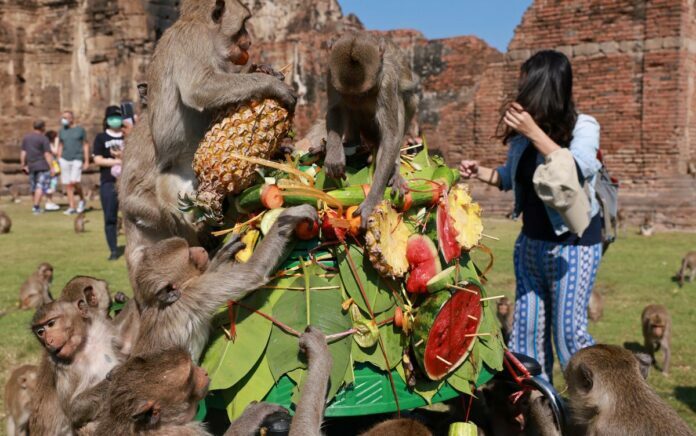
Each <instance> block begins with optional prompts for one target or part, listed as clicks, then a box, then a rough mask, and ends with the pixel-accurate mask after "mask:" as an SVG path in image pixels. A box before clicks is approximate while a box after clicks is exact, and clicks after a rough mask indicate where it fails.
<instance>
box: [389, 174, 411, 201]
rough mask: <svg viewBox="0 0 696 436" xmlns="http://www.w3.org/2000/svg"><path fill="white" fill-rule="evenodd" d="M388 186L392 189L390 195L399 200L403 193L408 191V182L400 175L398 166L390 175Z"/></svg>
mask: <svg viewBox="0 0 696 436" xmlns="http://www.w3.org/2000/svg"><path fill="white" fill-rule="evenodd" d="M389 187H390V188H391V189H392V192H391V193H392V196H396V197H397V198H398V199H399V200H402V199H403V198H404V195H406V193H407V192H408V183H406V179H404V178H403V177H402V176H401V173H399V169H398V168H397V169H396V170H395V171H394V175H392V177H391V179H390V180H389Z"/></svg>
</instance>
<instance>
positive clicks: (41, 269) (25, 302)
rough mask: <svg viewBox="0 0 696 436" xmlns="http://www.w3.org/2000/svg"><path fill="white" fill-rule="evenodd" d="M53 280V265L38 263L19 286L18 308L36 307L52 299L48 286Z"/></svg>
mask: <svg viewBox="0 0 696 436" xmlns="http://www.w3.org/2000/svg"><path fill="white" fill-rule="evenodd" d="M52 281H53V266H52V265H51V264H50V263H46V262H44V263H41V264H39V266H38V268H37V269H36V271H35V272H34V273H33V274H32V275H30V276H29V277H28V278H27V280H26V281H25V282H24V283H23V284H22V287H21V288H19V308H20V309H36V308H37V307H39V306H41V305H42V304H46V303H50V302H51V301H53V296H52V295H51V291H50V287H51V282H52Z"/></svg>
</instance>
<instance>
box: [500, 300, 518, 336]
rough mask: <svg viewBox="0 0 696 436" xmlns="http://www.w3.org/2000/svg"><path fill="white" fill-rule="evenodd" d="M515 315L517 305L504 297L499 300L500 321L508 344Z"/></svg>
mask: <svg viewBox="0 0 696 436" xmlns="http://www.w3.org/2000/svg"><path fill="white" fill-rule="evenodd" d="M514 314H515V304H514V303H512V302H510V299H509V298H508V297H503V298H501V299H500V300H498V305H497V312H496V315H497V316H498V321H500V327H501V331H502V333H503V340H504V341H505V343H506V344H507V343H508V341H509V340H510V334H512V318H513V316H514Z"/></svg>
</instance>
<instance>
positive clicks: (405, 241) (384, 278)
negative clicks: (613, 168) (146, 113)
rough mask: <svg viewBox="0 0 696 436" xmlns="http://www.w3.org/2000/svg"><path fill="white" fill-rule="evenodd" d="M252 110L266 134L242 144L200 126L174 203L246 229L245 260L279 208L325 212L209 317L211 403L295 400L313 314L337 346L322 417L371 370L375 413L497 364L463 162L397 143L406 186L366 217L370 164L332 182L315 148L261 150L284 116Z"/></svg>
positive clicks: (337, 410)
mask: <svg viewBox="0 0 696 436" xmlns="http://www.w3.org/2000/svg"><path fill="white" fill-rule="evenodd" d="M255 108H259V106H253V105H252V106H248V107H246V108H244V109H243V111H246V113H251V112H253V111H255V110H256V109H255ZM273 110H275V109H273ZM255 116H256V117H257V118H263V119H268V120H270V121H268V122H269V126H271V127H268V126H267V127H264V129H270V130H272V131H273V133H272V134H271V135H267V136H264V138H263V139H260V140H257V139H255V137H254V138H252V137H248V139H247V142H249V141H251V142H253V143H254V144H255V145H254V146H253V147H252V149H251V150H250V152H249V153H247V154H245V155H242V154H241V153H239V152H238V151H235V150H239V148H235V147H239V145H235V144H232V143H230V142H229V141H232V139H229V138H232V137H234V135H232V134H229V132H230V130H229V128H225V127H222V128H221V130H218V131H217V133H215V132H214V131H211V133H209V134H208V136H206V140H205V141H204V142H205V145H206V148H205V149H203V150H199V153H198V154H197V157H196V161H195V163H194V165H195V170H196V173H197V175H198V176H199V180H200V182H201V185H200V186H201V188H200V190H199V192H198V193H197V195H196V196H195V198H194V199H193V200H191V199H189V201H188V203H186V202H184V203H186V204H183V205H182V207H184V208H185V209H187V210H192V211H194V213H196V214H197V216H198V217H199V218H200V219H213V222H217V223H218V224H219V225H220V227H221V230H220V231H218V232H216V234H217V235H225V234H228V235H231V234H234V233H239V234H243V236H242V237H243V240H244V242H246V245H247V248H246V249H245V250H244V251H242V252H240V253H238V255H237V260H238V261H240V262H245V261H247V260H248V259H249V258H250V256H251V254H252V252H253V250H254V247H255V245H256V244H257V243H258V241H260V240H261V239H262V238H263V235H264V234H266V233H267V232H268V231H269V229H270V227H271V226H272V224H273V222H274V221H275V219H276V218H277V217H278V215H279V214H280V212H281V211H282V210H283V208H284V207H289V206H293V205H298V204H313V205H315V206H316V207H317V210H318V212H319V217H320V222H318V223H311V222H307V223H302V224H301V225H300V226H298V228H297V229H296V234H297V236H298V237H299V238H298V239H300V241H299V242H298V243H297V245H296V246H295V249H294V251H293V252H292V254H291V256H290V258H289V259H288V260H287V261H286V263H285V264H284V265H283V267H282V268H281V270H280V271H278V272H277V274H276V275H275V277H274V279H273V280H272V281H271V282H270V283H269V284H267V285H265V286H263V287H262V288H260V289H259V290H257V291H255V292H254V293H253V294H252V295H250V296H249V297H247V298H246V299H243V300H241V301H236V302H235V301H232V302H230V303H229V304H228V306H227V307H226V308H224V309H221V311H220V312H219V313H218V315H217V316H216V318H215V322H214V331H213V334H212V335H211V341H210V344H209V346H208V348H207V351H206V352H205V354H204V357H203V359H202V365H203V366H204V367H205V369H206V370H207V371H208V373H209V374H210V377H211V386H210V389H211V391H213V397H214V402H217V403H218V406H217V407H219V406H220V405H222V406H224V407H225V408H226V409H227V412H228V415H229V417H230V418H232V419H234V418H236V417H238V416H239V415H240V414H241V412H242V411H243V409H244V407H245V406H246V405H247V404H248V403H249V402H250V401H253V400H256V401H260V400H263V399H266V400H270V401H276V402H279V403H282V404H283V405H284V406H287V407H290V406H291V403H293V402H294V401H295V400H296V396H297V392H298V386H299V385H301V384H302V383H303V381H304V378H305V377H306V362H305V361H304V359H303V356H302V355H301V353H300V351H299V346H298V336H299V334H300V332H302V331H303V330H304V329H305V327H306V326H307V325H309V324H312V325H314V326H317V327H318V328H320V329H321V330H322V331H323V332H324V334H326V335H327V341H328V343H329V350H330V352H331V354H332V357H333V369H332V372H331V376H330V389H329V392H328V400H327V401H328V402H329V403H328V404H329V406H328V408H327V411H326V414H327V416H339V415H346V414H355V413H357V412H356V410H357V409H355V408H353V409H350V405H351V403H357V402H359V401H363V400H358V399H357V398H358V397H360V396H361V395H364V394H365V393H366V392H367V391H366V390H367V389H371V388H374V386H373V387H369V386H367V384H366V383H361V377H365V374H371V375H373V376H375V375H376V376H378V378H379V380H382V381H384V380H386V381H387V382H386V383H387V384H386V385H384V384H382V385H380V386H382V387H380V388H374V389H378V390H379V392H378V393H379V395H380V396H381V398H383V399H384V401H386V402H387V403H389V404H388V405H387V408H386V409H385V408H383V409H379V408H378V407H377V406H375V407H373V408H372V409H371V410H370V412H372V413H375V412H377V411H389V410H396V409H398V408H407V407H408V406H409V404H412V403H409V401H410V400H409V399H410V398H411V397H417V398H418V399H420V400H422V401H423V404H425V403H427V402H430V401H438V400H439V401H441V400H442V399H445V397H443V396H442V394H441V393H442V392H445V391H448V392H450V393H453V394H457V393H465V394H469V393H471V392H472V389H473V388H474V387H475V386H476V385H477V384H479V383H480V381H481V380H482V379H484V378H485V376H486V375H490V374H492V373H495V372H496V371H499V370H501V369H502V357H503V342H502V338H501V335H500V331H499V327H498V324H497V321H495V318H494V315H493V312H492V308H491V301H490V300H491V298H489V297H488V296H487V295H486V292H485V289H484V288H483V286H482V285H481V282H482V278H481V276H482V273H481V271H480V270H479V269H478V268H477V266H476V265H474V263H473V262H472V260H471V258H470V256H469V252H470V251H471V250H473V249H475V248H476V247H478V246H480V239H481V236H482V231H483V226H482V223H481V209H480V207H479V205H478V204H476V203H475V202H473V201H472V198H471V196H470V193H469V190H468V187H467V186H466V185H463V184H458V183H457V181H458V173H457V172H456V171H454V170H452V169H450V168H448V167H447V166H446V165H444V163H443V161H442V160H441V159H440V158H437V157H430V156H429V155H428V152H427V149H426V150H423V151H422V152H420V153H419V154H416V155H408V154H404V155H402V166H401V172H402V175H403V176H404V178H405V179H406V180H407V181H408V192H407V194H406V195H405V196H404V197H403V198H397V197H396V196H393V195H392V193H391V192H390V190H389V189H387V192H386V193H385V195H384V201H383V202H382V203H380V204H379V205H378V207H376V208H375V210H374V211H373V213H372V215H371V216H370V218H369V219H368V222H367V223H364V225H363V223H362V222H361V221H360V217H359V216H358V217H355V216H353V214H354V212H355V210H356V209H357V206H358V205H359V204H360V203H361V202H362V201H363V200H364V199H365V197H366V195H367V192H368V191H369V187H370V182H371V175H372V169H371V168H370V167H365V168H361V169H354V168H350V167H349V168H347V178H346V180H340V181H336V180H332V179H329V178H327V177H326V175H325V173H324V172H323V171H322V169H321V161H317V160H316V158H315V157H314V156H310V155H296V156H293V158H292V159H287V161H286V162H284V163H280V162H274V161H270V160H267V159H269V158H270V156H271V155H272V152H273V151H274V150H275V148H276V147H277V139H278V136H279V135H280V134H281V133H282V132H281V130H283V129H286V128H285V127H284V126H285V124H284V121H283V117H282V116H281V117H273V116H271V115H270V114H269V113H268V112H267V109H261V110H258V111H256V115H255ZM229 118H231V117H230V116H228V117H223V118H222V119H221V122H223V123H224V122H228V121H224V120H225V119H228V120H229ZM252 118H253V117H252ZM271 118H272V119H271ZM228 124H229V122H228ZM229 125H230V126H231V125H232V124H229ZM242 125H243V126H247V127H240V126H242ZM248 126H249V121H248V120H246V121H239V120H238V122H237V124H236V127H234V129H235V130H234V131H239V129H246V130H245V131H253V128H251V127H248ZM273 126H275V127H273ZM225 129H227V130H225ZM249 129H251V130H249ZM274 129H275V130H274ZM225 131H226V132H227V133H225ZM213 136H215V137H216V138H218V139H214V140H212V139H211V138H212V137H213ZM219 138H222V139H219ZM225 138H227V139H225ZM254 141H255V142H254ZM254 147H255V148H254ZM349 164H350V162H349ZM225 199H226V201H225ZM184 200H186V199H184ZM206 200H209V201H208V202H207V203H206ZM438 248H439V249H438ZM375 386H376V385H375ZM385 386H386V387H385ZM436 395H439V396H436ZM434 396H435V399H434V400H433V397H434ZM450 396H452V395H450ZM413 404H415V403H413ZM354 405H355V404H353V406H354ZM378 409H379V410H378ZM387 409H389V410H387ZM370 412H367V413H370ZM361 413H366V412H365V411H364V410H363V411H362V412H361Z"/></svg>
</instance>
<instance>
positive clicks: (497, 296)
mask: <svg viewBox="0 0 696 436" xmlns="http://www.w3.org/2000/svg"><path fill="white" fill-rule="evenodd" d="M504 296H505V295H495V296H493V297H486V298H482V299H481V301H488V300H498V299H500V298H503V297H504Z"/></svg>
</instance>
